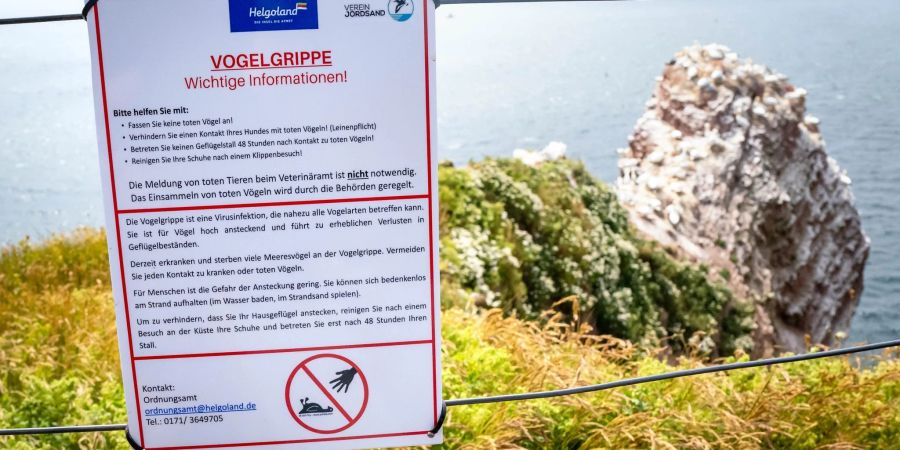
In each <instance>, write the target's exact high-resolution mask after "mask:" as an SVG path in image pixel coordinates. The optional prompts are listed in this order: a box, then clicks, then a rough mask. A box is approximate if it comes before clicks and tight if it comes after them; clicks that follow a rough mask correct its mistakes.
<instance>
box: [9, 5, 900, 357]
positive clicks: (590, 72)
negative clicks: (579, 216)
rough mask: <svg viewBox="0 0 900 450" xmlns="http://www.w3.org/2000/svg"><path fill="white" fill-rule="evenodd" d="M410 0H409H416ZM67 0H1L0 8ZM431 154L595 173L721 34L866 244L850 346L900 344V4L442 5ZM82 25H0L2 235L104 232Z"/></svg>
mask: <svg viewBox="0 0 900 450" xmlns="http://www.w3.org/2000/svg"><path fill="white" fill-rule="evenodd" d="M420 1H421V0H420ZM81 3H82V2H80V1H79V0H46V1H41V2H3V3H2V4H0V17H9V16H15V15H23V14H31V13H33V14H46V13H69V12H74V11H77V10H80V7H81ZM437 41H438V47H437V49H438V50H437V59H438V64H437V70H438V125H439V126H438V145H439V152H440V153H439V156H440V158H442V159H449V160H452V161H455V162H457V163H464V162H466V161H468V160H471V159H480V158H482V157H484V156H487V155H496V156H508V155H510V154H511V153H512V150H513V149H515V148H541V147H543V146H544V145H546V144H547V143H548V142H550V141H562V142H565V143H566V144H568V146H569V155H570V156H572V157H576V158H581V159H583V160H584V161H585V162H586V164H587V165H588V167H589V168H590V169H591V171H592V172H593V173H594V174H596V175H597V176H598V177H600V178H602V179H603V180H606V181H609V182H613V181H614V180H615V177H616V159H617V156H616V152H615V150H616V148H619V147H624V146H625V145H626V138H627V136H628V134H629V133H630V131H631V129H632V127H633V126H634V123H635V121H636V120H637V118H638V117H639V116H640V115H641V113H642V112H643V108H644V107H643V105H644V102H645V101H646V100H647V99H648V98H649V95H650V91H651V88H652V87H653V83H654V81H653V80H654V77H655V76H657V75H658V74H659V73H660V72H661V71H662V69H663V64H664V63H665V61H667V60H668V59H670V58H671V56H672V54H674V53H675V52H676V51H678V50H679V49H680V48H682V47H684V46H686V45H690V44H692V43H695V42H698V43H710V42H717V43H721V44H725V45H727V46H729V47H731V48H732V49H733V50H734V51H736V52H738V53H739V54H740V55H741V56H743V57H750V58H752V59H753V60H754V61H756V62H759V63H763V64H766V65H769V66H770V67H772V68H774V69H776V70H778V71H780V72H782V73H784V74H786V75H787V76H788V77H790V79H791V80H792V81H793V82H794V83H795V84H797V85H798V86H801V87H804V88H805V89H807V91H809V97H808V108H809V113H810V114H812V115H815V116H817V117H819V118H820V119H821V121H822V124H821V130H822V133H823V136H824V137H825V140H826V143H827V148H828V152H829V153H830V155H831V156H832V157H834V158H835V159H837V161H838V162H839V163H840V164H841V166H843V167H844V168H845V169H847V171H848V172H849V175H850V177H851V178H852V179H853V192H854V194H855V195H856V201H857V206H858V207H859V209H860V211H861V213H862V217H863V226H864V228H865V230H866V232H867V233H868V235H869V237H870V238H871V239H872V254H871V256H870V259H869V263H868V266H867V268H866V286H865V291H864V293H863V297H862V300H861V304H860V306H859V309H858V311H857V314H856V317H855V318H854V321H853V324H852V329H851V334H850V341H851V342H857V341H869V342H872V341H878V340H886V339H891V338H898V337H900V258H898V256H897V255H900V232H898V229H900V226H898V224H900V201H898V199H897V194H896V192H897V191H898V189H900V88H898V84H900V50H898V49H897V42H900V2H896V1H891V0H883V1H875V0H854V1H850V0H842V1H837V0H792V1H778V0H764V1H754V2H736V1H712V0H709V1H700V0H697V1H687V0H667V1H625V2H595V3H592V2H572V3H530V4H500V5H457V6H442V7H441V8H439V9H438V20H437ZM90 84H91V81H90V53H89V48H88V44H87V31H86V27H85V24H84V23H80V22H71V23H52V24H38V25H18V26H7V27H2V28H0V168H2V170H0V210H2V214H0V243H4V242H6V243H9V242H15V241H18V240H19V239H22V238H23V237H25V236H31V237H41V236H46V235H47V234H49V233H53V232H58V231H64V230H68V229H72V228H74V227H76V226H79V225H90V226H100V225H101V223H102V204H101V200H100V186H99V174H98V164H97V158H96V152H97V147H96V138H95V131H94V121H93V117H94V116H93V106H92V94H91V85H90Z"/></svg>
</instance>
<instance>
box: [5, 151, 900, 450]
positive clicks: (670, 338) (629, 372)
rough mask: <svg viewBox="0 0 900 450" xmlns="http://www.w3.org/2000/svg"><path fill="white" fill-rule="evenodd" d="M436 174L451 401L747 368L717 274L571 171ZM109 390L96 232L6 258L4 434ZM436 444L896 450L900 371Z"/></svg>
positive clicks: (556, 414) (468, 429)
mask: <svg viewBox="0 0 900 450" xmlns="http://www.w3.org/2000/svg"><path fill="white" fill-rule="evenodd" d="M440 179H441V183H442V184H441V191H440V200H441V211H440V214H441V245H442V255H443V258H442V266H441V272H442V273H441V275H442V279H441V283H442V286H441V287H442V292H443V299H444V302H443V303H444V307H445V311H444V328H443V338H444V347H443V352H444V353H443V360H444V367H445V369H444V391H445V392H444V396H445V398H460V397H470V396H481V395H492V394H500V393H513V392H526V391H532V390H541V389H552V388H561V387H567V386H574V385H582V384H588V383H596V382H603V381H610V380H615V379H620V378H625V377H632V376H638V375H647V374H653V373H660V372H665V371H669V370H673V369H675V368H676V367H673V364H674V365H676V366H677V367H697V366H700V365H702V364H707V363H709V362H710V360H709V358H710V357H711V356H716V355H725V356H729V358H728V360H734V359H743V358H746V351H747V349H748V348H749V346H750V345H749V342H750V341H749V338H748V333H749V331H750V326H749V323H748V322H749V320H750V312H749V307H748V306H747V305H746V304H744V303H743V302H742V301H741V300H740V299H736V298H734V296H733V295H732V294H731V293H730V292H729V291H728V290H727V289H726V288H725V287H723V285H721V284H719V283H720V282H721V280H722V279H727V278H728V277H730V274H729V273H727V272H721V273H718V274H709V273H708V270H707V269H706V268H704V267H693V266H690V265H685V264H682V263H679V262H677V261H675V260H674V259H673V258H672V257H671V256H670V255H669V254H667V253H666V252H665V251H664V250H662V249H659V248H658V247H657V246H655V245H654V244H653V243H650V242H646V241H643V240H641V239H639V238H637V237H636V236H635V235H634V233H633V232H632V231H631V229H630V228H629V226H628V222H627V216H626V213H625V211H624V210H622V208H621V207H620V206H619V205H618V203H617V202H616V199H615V196H614V195H613V193H612V192H610V191H609V190H608V189H607V188H606V187H605V186H604V185H603V184H601V183H600V182H598V181H596V180H595V179H594V178H592V177H591V176H590V175H589V174H588V173H587V172H586V171H585V170H584V168H583V167H582V166H581V165H580V164H579V163H576V162H571V161H556V162H549V163H544V164H542V165H541V166H540V167H539V168H533V167H529V166H526V165H524V164H521V163H519V162H515V161H511V160H486V161H484V162H481V163H476V164H472V165H471V166H468V167H466V168H454V167H452V166H449V165H444V166H442V167H441V169H440ZM473 305H477V306H479V307H480V308H475V307H473ZM609 335H612V336H609ZM613 336H615V337H613ZM632 342H633V343H635V344H632ZM673 350H674V352H673ZM673 355H682V356H681V357H676V356H673ZM732 355H734V356H732ZM120 377H121V375H120V368H119V362H118V350H117V347H116V330H115V325H114V311H113V300H112V295H111V286H110V280H109V268H108V262H107V247H106V239H105V236H104V234H103V233H102V232H99V231H93V230H80V231H77V232H74V233H72V234H69V235H66V236H58V237H53V238H50V239H48V240H46V241H45V242H41V243H37V244H35V243H32V242H30V241H28V240H25V241H23V242H22V243H20V244H18V245H15V246H11V247H9V248H6V249H3V250H2V254H0V427H31V426H50V425H61V424H68V425H72V424H92V423H121V422H124V421H125V406H124V401H123V392H122V387H121V382H120ZM446 436H447V437H446V440H447V443H446V444H445V445H444V447H446V448H452V449H482V448H527V449H544V448H567V449H588V448H660V449H662V448H669V449H671V448H695V449H707V448H722V449H725V448H740V449H744V448H746V449H754V448H791V449H793V448H799V449H813V448H824V447H828V448H890V447H891V446H895V445H896V442H900V361H898V360H897V359H886V360H884V361H880V362H878V363H877V364H876V365H874V366H873V367H871V368H869V369H866V370H861V369H858V368H855V367H853V366H852V365H851V364H850V362H849V361H848V360H847V359H831V360H823V361H815V362H807V363H801V364H794V365H790V366H785V367H779V368H773V369H759V370H745V371H740V372H734V373H730V374H718V375H708V376H703V377H696V378H690V379H681V380H675V381H671V382H659V383H653V384H647V385H641V386H637V387H632V388H624V389H617V390H613V391H607V392H602V393H595V394H586V395H581V396H574V397H565V398H557V399H548V400H541V401H531V402H518V403H512V404H494V405H484V406H466V407H456V408H453V409H451V412H450V417H449V422H448V424H447V427H446ZM0 448H5V449H22V450H24V449H47V450H50V449H126V448H127V445H126V444H125V442H124V440H123V439H122V436H121V433H107V434H84V435H51V436H43V437H13V438H0ZM894 448H896V447H894Z"/></svg>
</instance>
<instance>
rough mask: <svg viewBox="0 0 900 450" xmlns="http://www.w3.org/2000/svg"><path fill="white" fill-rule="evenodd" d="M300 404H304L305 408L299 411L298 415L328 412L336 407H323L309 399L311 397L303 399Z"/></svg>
mask: <svg viewBox="0 0 900 450" xmlns="http://www.w3.org/2000/svg"><path fill="white" fill-rule="evenodd" d="M300 404H301V405H303V408H301V409H300V411H298V412H297V415H298V416H300V415H303V414H328V413H331V412H333V411H334V408H332V407H331V406H329V407H327V408H323V407H322V405H320V404H318V403H313V402H311V401H309V397H306V398H304V399H301V400H300Z"/></svg>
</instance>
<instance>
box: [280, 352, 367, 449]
mask: <svg viewBox="0 0 900 450" xmlns="http://www.w3.org/2000/svg"><path fill="white" fill-rule="evenodd" d="M326 384H327V385H328V386H326ZM284 399H285V402H286V403H287V408H288V411H289V412H290V414H291V417H293V418H294V420H295V421H296V422H297V423H298V424H300V426H302V427H303V428H306V429H307V430H309V431H312V432H313V433H319V434H331V433H338V432H341V431H344V430H346V429H347V428H350V427H351V426H353V425H354V424H356V423H357V422H358V421H359V419H360V417H362V415H363V412H365V410H366V405H367V404H368V402H369V384H368V382H367V381H366V376H365V375H364V374H363V372H362V370H360V368H359V366H358V365H356V363H354V362H353V361H351V360H349V359H347V358H345V357H343V356H341V355H335V354H331V353H323V354H320V355H314V356H310V357H309V358H306V359H304V360H303V361H302V362H300V364H297V367H295V368H294V370H293V371H291V375H290V376H289V377H288V379H287V385H286V386H285V388H284Z"/></svg>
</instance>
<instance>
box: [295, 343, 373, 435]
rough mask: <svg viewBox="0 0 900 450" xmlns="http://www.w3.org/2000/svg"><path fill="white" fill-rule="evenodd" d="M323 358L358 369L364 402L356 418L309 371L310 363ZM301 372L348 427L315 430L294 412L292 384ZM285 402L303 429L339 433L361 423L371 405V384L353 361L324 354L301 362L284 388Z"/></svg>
mask: <svg viewBox="0 0 900 450" xmlns="http://www.w3.org/2000/svg"><path fill="white" fill-rule="evenodd" d="M321 358H333V359H338V360H340V361H343V362H345V363H347V364H349V365H350V367H353V368H354V369H356V375H357V376H359V380H360V381H361V382H362V388H363V401H362V406H361V407H360V408H359V412H358V413H356V415H355V416H352V417H351V416H350V415H349V414H347V411H346V410H344V407H343V406H341V404H340V403H338V401H337V399H335V398H334V396H333V395H331V393H330V392H328V389H327V388H326V387H325V385H323V384H322V382H321V381H319V379H318V378H317V377H316V376H315V375H314V374H313V373H312V371H311V370H309V367H308V366H309V363H310V362H312V361H315V360H317V359H321ZM301 370H302V371H303V372H304V373H305V374H306V376H307V377H309V379H310V380H312V382H313V383H314V384H315V385H316V386H318V388H319V390H321V391H322V393H323V394H325V397H327V398H328V400H329V401H330V402H331V403H332V404H334V407H335V408H337V410H338V411H339V412H340V413H341V414H342V415H343V416H344V418H345V419H347V425H344V426H342V427H340V428H335V429H333V430H323V429H319V428H315V427H313V426H311V425H309V424H307V423H306V422H304V421H303V419H301V418H300V416H299V415H297V413H296V412H294V408H293V407H292V406H291V384H292V383H293V382H294V377H295V376H296V375H297V374H298V373H299V372H300V371H301ZM284 401H285V402H286V403H287V409H288V412H290V413H291V417H293V418H294V420H295V421H296V422H297V423H298V424H300V426H301V427H303V428H306V429H307V430H309V431H312V432H313V433H319V434H332V433H339V432H341V431H344V430H346V429H347V428H350V427H352V426H353V425H354V424H356V422H359V418H360V417H362V415H363V412H364V411H365V410H366V405H367V404H368V403H369V383H368V382H367V381H366V376H365V375H364V374H363V372H362V370H361V369H360V368H359V366H357V365H356V363H354V362H353V361H350V360H349V359H347V358H345V357H343V356H341V355H335V354H333V353H323V354H320V355H314V356H310V357H309V358H306V359H304V360H303V361H302V362H300V364H297V367H295V368H294V370H293V371H291V375H290V376H289V377H288V379H287V384H286V385H285V386H284Z"/></svg>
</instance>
